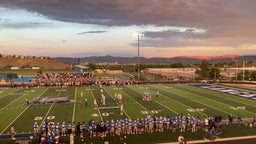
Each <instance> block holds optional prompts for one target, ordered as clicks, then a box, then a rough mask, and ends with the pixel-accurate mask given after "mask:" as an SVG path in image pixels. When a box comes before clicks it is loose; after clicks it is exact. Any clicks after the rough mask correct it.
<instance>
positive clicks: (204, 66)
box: [196, 60, 211, 79]
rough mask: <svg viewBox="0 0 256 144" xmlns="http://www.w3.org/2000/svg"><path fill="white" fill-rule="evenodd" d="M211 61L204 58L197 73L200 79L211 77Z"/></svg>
mask: <svg viewBox="0 0 256 144" xmlns="http://www.w3.org/2000/svg"><path fill="white" fill-rule="evenodd" d="M210 66H211V65H210V63H209V62H208V61H207V60H203V61H202V62H201V64H200V65H199V67H198V69H197V70H196V74H197V75H198V77H199V79H206V78H210Z"/></svg>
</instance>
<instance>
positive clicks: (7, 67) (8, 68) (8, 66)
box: [4, 65, 12, 70]
mask: <svg viewBox="0 0 256 144" xmlns="http://www.w3.org/2000/svg"><path fill="white" fill-rule="evenodd" d="M11 67H12V66H11V65H6V66H5V67H4V69H7V70H10V69H11Z"/></svg>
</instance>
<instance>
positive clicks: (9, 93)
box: [0, 89, 19, 99]
mask: <svg viewBox="0 0 256 144" xmlns="http://www.w3.org/2000/svg"><path fill="white" fill-rule="evenodd" d="M18 90H19V89H16V90H14V91H12V92H9V93H7V94H5V95H3V96H1V97H0V99H2V98H4V97H6V96H8V95H9V94H12V93H14V92H16V91H18Z"/></svg>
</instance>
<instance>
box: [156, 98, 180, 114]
mask: <svg viewBox="0 0 256 144" xmlns="http://www.w3.org/2000/svg"><path fill="white" fill-rule="evenodd" d="M155 102H156V103H158V104H160V105H161V106H163V107H165V108H166V109H168V110H170V111H172V112H174V113H175V114H178V112H176V111H174V110H173V109H171V108H169V107H167V106H166V105H163V104H161V103H159V102H158V101H156V100H155Z"/></svg>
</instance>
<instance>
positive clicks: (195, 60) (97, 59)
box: [54, 55, 256, 64]
mask: <svg viewBox="0 0 256 144" xmlns="http://www.w3.org/2000/svg"><path fill="white" fill-rule="evenodd" d="M236 58H237V59H238V60H239V61H243V60H245V61H253V62H255V61H256V55H246V56H236V55H224V56H179V57H171V58H161V57H154V58H145V57H140V60H139V61H140V63H158V64H170V63H184V64H199V63H201V61H202V60H204V59H205V60H208V61H210V62H214V63H219V62H232V61H236ZM54 59H55V60H57V61H60V62H63V63H66V64H71V63H72V64H78V63H79V62H80V63H85V62H87V63H104V62H107V63H115V62H117V63H119V64H136V63H137V62H138V59H137V57H113V56H109V55H108V56H91V57H83V58H67V57H56V58H54Z"/></svg>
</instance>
